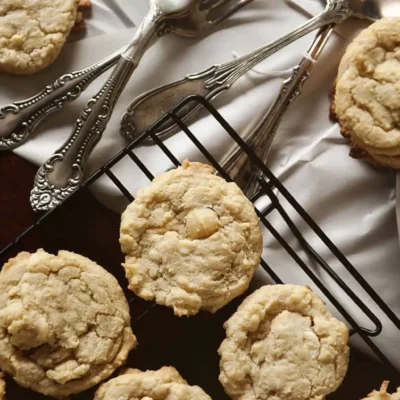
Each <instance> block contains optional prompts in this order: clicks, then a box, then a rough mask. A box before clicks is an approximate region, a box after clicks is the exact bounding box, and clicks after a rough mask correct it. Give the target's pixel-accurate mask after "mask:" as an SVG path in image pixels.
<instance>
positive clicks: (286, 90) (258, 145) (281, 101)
mask: <svg viewBox="0 0 400 400" xmlns="http://www.w3.org/2000/svg"><path fill="white" fill-rule="evenodd" d="M333 28H334V24H330V25H327V26H325V27H323V28H321V29H320V30H319V32H318V34H317V36H316V38H315V40H314V41H313V43H312V44H311V46H310V48H309V49H308V55H309V57H304V58H303V60H302V61H301V62H300V64H298V65H297V66H296V67H294V69H293V73H292V75H291V76H290V77H289V78H288V79H286V80H285V81H284V82H283V85H282V87H281V90H280V92H279V95H278V97H277V98H276V99H275V101H274V102H273V104H272V106H271V108H270V109H269V110H268V112H267V114H266V115H265V116H264V117H263V119H262V120H261V121H260V122H259V123H258V124H257V126H256V127H255V128H254V129H253V130H252V131H250V133H249V134H247V135H245V137H243V139H244V140H245V141H246V143H247V144H248V145H249V146H250V147H251V149H252V150H253V151H254V152H255V153H256V154H257V155H258V156H259V157H260V158H261V160H262V161H263V163H264V164H265V163H266V161H267V158H268V155H269V151H270V149H271V145H272V141H273V139H274V137H275V134H276V130H277V128H278V126H279V123H280V121H281V120H282V117H283V115H284V113H285V111H286V110H287V108H288V107H289V106H290V104H292V102H293V101H294V100H295V99H296V98H297V97H298V96H299V95H300V94H301V89H302V87H303V84H304V82H305V81H306V80H307V78H308V77H309V75H310V72H311V69H312V67H313V60H316V59H317V58H318V56H319V55H320V53H321V51H322V49H323V48H324V46H325V44H326V42H327V41H328V39H329V37H330V35H331V34H332V31H333ZM221 165H222V167H223V168H224V170H225V171H226V172H227V173H228V175H229V176H230V177H231V178H232V179H233V180H234V181H235V182H236V183H237V184H238V185H239V187H240V188H241V189H242V190H243V191H244V193H245V194H246V195H247V196H248V197H252V196H253V195H254V194H256V192H257V188H258V181H257V177H258V171H259V169H258V168H257V166H255V165H254V164H253V163H252V162H251V160H250V159H249V157H248V155H247V153H245V152H244V151H243V150H242V149H241V148H240V147H238V146H235V148H234V149H233V150H232V151H231V152H230V153H229V154H228V155H227V156H226V157H225V158H224V159H223V161H222V162H221Z"/></svg>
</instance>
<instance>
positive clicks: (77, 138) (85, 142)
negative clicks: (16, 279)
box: [30, 0, 251, 211]
mask: <svg viewBox="0 0 400 400" xmlns="http://www.w3.org/2000/svg"><path fill="white" fill-rule="evenodd" d="M250 1H251V0H216V1H207V2H205V1H204V0H203V1H202V0H150V11H149V13H148V15H147V16H146V17H145V19H144V21H143V22H142V24H141V25H140V27H139V28H138V30H137V32H136V34H135V36H134V38H133V39H132V40H131V42H130V43H129V44H128V45H127V46H126V48H125V49H124V51H123V52H122V54H121V58H120V59H119V60H118V62H117V65H116V67H115V69H114V71H113V73H112V74H111V77H110V78H109V79H108V80H107V82H106V83H105V84H104V86H103V87H102V88H101V89H100V91H99V92H98V93H97V95H96V96H94V97H93V98H92V99H91V100H89V102H88V103H87V105H86V107H85V108H84V109H83V110H82V113H81V115H80V117H79V119H78V120H77V121H76V123H75V125H74V128H73V131H72V134H71V136H70V138H69V139H68V140H67V141H66V142H65V143H64V144H63V146H61V148H60V149H58V150H57V151H56V153H55V154H53V156H51V157H50V158H49V159H48V160H47V161H46V162H45V163H44V164H43V165H42V166H41V167H40V169H39V171H38V172H37V174H36V177H35V183H34V187H33V189H32V192H31V199H30V200H31V205H32V208H33V209H34V210H35V211H47V210H50V209H52V208H54V207H55V206H57V205H59V204H60V203H61V202H63V201H64V200H65V199H66V198H67V197H68V196H69V195H70V194H71V193H73V192H74V191H75V190H76V189H77V188H78V187H79V185H80V184H81V182H82V179H83V176H84V169H85V166H86V164H87V160H88V158H89V155H90V154H91V152H92V150H93V149H94V147H95V146H96V145H97V143H98V142H99V140H100V139H101V136H102V134H103V132H104V130H105V128H106V126H107V123H108V121H109V120H110V117H111V114H112V111H113V109H114V106H115V104H116V102H117V100H118V98H119V96H120V94H121V92H122V91H123V89H124V87H125V86H126V84H127V82H128V81H129V78H130V77H131V75H132V73H133V72H134V70H135V69H136V67H137V65H138V64H139V61H140V59H141V58H142V56H143V54H144V53H145V51H146V50H147V48H148V47H149V46H150V44H151V43H152V42H153V40H154V39H155V38H156V37H157V36H161V35H163V34H165V33H176V34H178V35H183V36H189V37H194V36H199V35H201V34H203V33H205V32H207V31H209V30H210V29H211V28H212V27H214V26H216V25H217V24H219V23H220V22H222V21H223V20H224V19H226V18H227V17H228V16H230V15H232V13H234V12H235V11H237V10H238V9H240V8H241V7H243V6H244V5H246V4H248V3H249V2H250ZM103 65H104V62H103ZM90 73H95V72H94V71H93V70H92V71H91V72H90ZM81 82H82V81H81V80H80V83H81ZM80 90H81V89H80V88H78V89H76V91H77V93H79V91H80ZM44 96H46V94H44ZM58 98H59V97H58ZM52 102H53V101H52ZM44 108H46V107H44Z"/></svg>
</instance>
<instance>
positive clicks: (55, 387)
mask: <svg viewBox="0 0 400 400" xmlns="http://www.w3.org/2000/svg"><path fill="white" fill-rule="evenodd" d="M0 310H1V311H0V368H1V369H2V370H4V371H5V372H7V373H8V374H10V375H11V376H13V377H14V379H15V380H16V381H17V382H18V383H19V384H20V385H22V386H24V387H27V388H30V389H33V390H35V391H37V392H40V393H43V394H46V395H50V396H54V397H64V396H68V395H69V394H72V393H78V392H81V391H83V390H85V389H87V388H89V387H91V386H93V385H95V384H97V383H99V382H101V381H102V380H103V379H105V378H107V377H108V376H109V375H110V374H112V373H113V372H114V370H115V369H116V368H118V367H119V366H121V365H122V364H123V363H124V362H125V360H126V358H127V356H128V353H129V351H130V350H131V349H132V348H134V347H135V346H136V338H135V336H134V335H133V333H132V329H131V327H130V315H129V306H128V303H127V301H126V299H125V296H124V294H123V292H122V289H121V288H120V286H119V285H118V282H117V280H116V279H115V278H114V277H113V276H112V275H111V274H109V273H108V272H107V271H106V270H105V269H103V268H102V267H100V266H99V265H97V264H96V263H95V262H93V261H91V260H89V259H88V258H86V257H83V256H80V255H77V254H74V253H70V252H68V251H60V252H59V253H58V255H57V256H54V255H52V254H48V253H46V252H45V251H43V250H38V251H37V252H36V253H34V254H30V253H27V252H22V253H19V254H18V255H17V257H15V258H13V259H10V260H9V261H8V263H7V264H5V265H4V267H3V269H2V270H1V272H0Z"/></svg>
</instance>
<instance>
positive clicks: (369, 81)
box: [332, 18, 400, 168]
mask: <svg viewBox="0 0 400 400" xmlns="http://www.w3.org/2000/svg"><path fill="white" fill-rule="evenodd" d="M332 111H333V114H334V115H335V117H336V118H337V120H338V121H339V123H340V125H341V130H342V133H343V135H344V136H347V137H350V138H351V141H352V147H353V148H355V149H362V150H363V151H365V152H366V153H367V155H368V156H369V157H366V158H367V159H369V158H371V159H372V161H375V163H376V164H381V165H384V166H389V167H394V168H400V18H383V19H382V20H380V21H377V22H375V23H374V24H372V25H370V26H369V27H368V28H367V29H365V30H364V31H362V32H361V33H360V35H359V36H357V37H356V38H355V39H354V41H353V42H352V43H351V44H350V45H349V46H348V48H347V50H346V53H345V55H344V56H343V58H342V60H341V62H340V66H339V71H338V77H337V83H336V88H335V93H334V100H333V104H332ZM356 154H358V155H360V152H358V153H357V151H355V152H354V155H355V156H356Z"/></svg>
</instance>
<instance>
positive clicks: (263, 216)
mask: <svg viewBox="0 0 400 400" xmlns="http://www.w3.org/2000/svg"><path fill="white" fill-rule="evenodd" d="M189 102H195V103H197V105H199V106H201V107H202V108H203V110H204V111H205V112H207V113H208V114H210V115H211V116H212V117H213V118H214V119H215V120H216V121H217V122H218V123H219V124H220V125H221V126H222V127H223V128H224V130H225V131H226V132H227V133H228V134H229V135H230V136H231V138H232V139H233V140H234V141H235V142H236V143H237V145H238V146H240V147H241V148H242V150H243V151H244V152H246V153H247V155H248V157H249V159H250V160H251V162H252V163H253V164H254V165H255V166H256V167H257V168H258V170H259V172H260V177H259V185H260V189H259V191H258V193H257V194H256V195H255V196H253V198H251V199H250V200H252V201H253V202H254V201H256V200H257V199H259V198H260V197H262V196H268V198H269V201H270V204H269V205H268V207H266V208H265V209H264V210H262V211H259V210H257V213H258V216H259V218H260V221H261V223H262V224H263V226H264V227H265V228H266V229H267V230H268V231H269V233H270V234H271V235H272V236H273V237H274V238H275V240H276V241H277V243H279V245H280V246H281V247H282V248H283V249H284V250H285V251H286V252H287V254H288V255H289V256H290V257H291V258H292V260H293V261H294V262H295V263H296V264H297V265H298V266H299V268H300V269H301V270H302V271H303V272H304V273H305V274H306V275H307V276H308V277H309V278H310V279H311V281H312V282H313V283H314V284H315V286H316V287H318V289H319V290H320V291H321V292H322V293H323V294H324V296H325V297H326V298H327V299H328V300H329V301H330V302H331V303H332V305H333V306H334V307H336V309H337V310H338V311H339V312H340V313H341V314H342V316H343V318H345V320H346V321H347V322H348V324H349V325H350V326H351V334H352V335H359V337H361V338H362V340H363V341H364V342H365V343H366V344H367V345H368V346H369V348H370V349H371V350H372V351H373V352H374V353H375V354H376V355H377V356H378V357H379V359H380V360H381V361H382V362H383V363H384V364H385V365H386V366H387V367H388V368H389V369H391V371H392V372H393V375H394V376H396V377H397V378H399V379H400V373H399V371H397V370H396V368H395V367H394V366H393V365H392V363H391V362H390V361H389V359H388V358H387V356H386V355H385V354H384V353H383V352H382V351H381V350H380V349H379V347H378V346H377V345H376V344H375V343H374V341H373V340H372V338H373V337H376V336H379V334H380V333H381V332H382V329H383V325H382V322H381V321H380V319H379V318H378V317H377V316H376V315H375V314H374V313H373V312H372V311H371V310H370V309H369V308H368V307H367V306H366V305H365V304H364V302H363V301H362V300H361V299H360V298H359V297H358V296H357V294H356V293H355V292H354V291H352V290H351V288H350V287H349V286H348V285H347V284H346V283H345V282H344V281H343V279H342V278H341V277H340V276H339V275H338V274H337V273H336V272H335V270H334V269H333V268H332V267H331V266H330V265H329V264H328V263H327V262H326V261H325V260H324V258H323V257H322V256H321V255H320V254H319V253H318V252H317V251H316V250H315V249H314V248H313V247H312V246H311V244H310V243H309V242H308V241H307V240H306V238H305V237H304V236H303V234H302V233H301V231H300V229H299V228H298V227H297V226H296V224H295V223H294V222H293V220H292V219H291V218H290V216H289V213H288V212H287V210H286V209H285V207H284V205H283V203H282V201H281V200H280V199H279V198H278V196H277V195H276V194H275V192H274V189H277V190H278V191H279V193H280V195H281V196H283V198H284V199H285V201H287V202H288V203H289V204H290V206H291V207H292V208H293V209H294V210H295V211H296V213H297V214H298V215H299V216H300V217H301V219H302V220H303V221H304V222H305V223H306V224H307V225H308V227H309V228H311V230H312V231H313V232H314V234H315V235H316V236H317V237H318V238H319V239H320V240H321V242H322V243H324V245H325V246H326V247H327V248H328V249H329V251H330V253H332V255H333V256H334V257H335V259H336V260H337V261H338V262H339V263H340V264H341V265H342V266H343V267H344V268H345V269H346V270H347V271H348V272H349V273H350V274H351V276H352V277H353V278H354V280H355V281H356V282H357V283H358V285H359V286H360V287H361V288H362V289H363V290H364V291H365V293H367V294H368V296H369V297H370V299H371V300H373V301H374V302H375V304H376V305H377V306H378V307H379V308H380V309H381V310H382V311H383V313H384V314H385V315H386V316H387V317H388V318H389V319H390V321H391V322H392V323H393V324H394V325H395V326H396V327H397V328H398V329H399V330H400V320H399V318H398V317H397V316H396V315H395V313H394V312H393V310H391V309H390V307H389V306H388V305H387V304H386V303H385V302H384V300H383V299H382V298H381V297H380V296H379V295H378V294H377V293H376V291H375V290H374V289H373V288H372V287H371V286H370V285H369V284H368V282H366V281H365V279H364V278H363V277H362V276H361V274H360V273H359V272H358V271H357V270H356V269H355V267H354V266H353V265H352V264H351V263H350V262H349V261H348V260H347V258H346V257H345V256H344V255H343V254H342V253H341V252H340V250H339V249H338V248H337V247H336V246H335V245H334V244H333V243H332V242H331V240H330V239H329V238H328V237H327V236H326V234H325V233H324V232H323V231H322V229H321V228H320V227H319V226H318V225H317V223H316V222H315V221H314V220H313V219H312V218H311V217H310V215H309V214H308V213H307V212H306V211H305V210H304V209H303V208H302V207H301V206H300V205H299V203H298V202H297V201H296V200H295V199H294V197H293V196H292V195H291V194H290V193H289V192H288V190H287V189H286V188H285V187H284V186H283V185H282V184H281V182H280V181H279V180H278V179H277V178H276V177H275V176H274V175H273V173H272V172H271V171H270V170H269V169H268V168H267V167H266V166H265V165H264V164H263V163H262V161H261V160H260V159H259V158H258V157H257V155H256V154H255V153H254V151H253V150H252V149H251V148H250V147H249V146H248V145H247V144H246V143H245V142H244V141H243V140H242V139H241V137H240V136H239V135H238V134H237V132H235V130H234V129H233V128H232V127H231V126H230V125H229V124H228V122H227V121H225V120H224V118H223V117H222V116H221V115H220V114H219V113H218V111H217V110H216V109H215V108H214V107H213V106H212V105H211V104H210V103H209V102H208V101H207V100H205V99H204V98H202V97H200V96H190V97H188V98H186V99H185V100H183V101H182V102H181V103H180V104H178V105H177V106H176V107H174V108H173V109H172V110H171V111H170V112H169V113H167V114H166V115H165V116H164V117H163V118H162V119H161V120H160V121H158V122H157V123H156V124H155V125H154V126H153V127H152V128H151V129H150V130H148V131H147V132H145V133H144V134H143V135H141V136H140V137H139V138H138V139H136V140H135V141H134V142H132V143H131V144H130V145H128V146H127V147H126V148H125V149H123V150H122V151H121V152H120V153H118V154H117V155H116V156H115V157H113V158H112V159H111V160H110V161H109V162H108V163H106V164H105V165H104V166H103V167H102V168H101V169H100V170H99V171H97V172H96V173H94V174H93V175H92V176H91V177H90V178H88V179H87V180H86V181H85V182H84V184H83V185H82V186H81V188H79V189H78V190H77V191H79V190H82V188H85V187H89V186H91V185H92V184H93V183H94V182H96V181H97V180H98V179H99V178H100V177H102V176H104V175H106V176H108V178H109V179H110V180H111V181H112V182H113V184H114V185H115V186H116V187H117V188H118V190H119V191H120V192H121V193H122V195H123V196H124V197H125V198H126V199H127V200H128V201H133V200H134V196H133V195H132V194H131V193H130V192H129V190H128V189H127V188H126V187H125V186H124V184H123V183H122V182H121V181H120V179H118V177H117V176H116V175H115V174H114V173H113V172H112V170H111V169H112V167H114V166H115V165H116V164H117V163H118V162H120V161H121V160H122V159H123V158H125V157H126V156H128V157H129V158H130V159H131V161H132V162H133V163H134V164H136V166H137V167H139V169H140V170H141V171H142V173H143V174H144V175H145V176H146V177H147V178H148V179H149V180H152V179H153V174H152V173H151V172H150V170H149V169H148V168H147V166H146V165H145V163H144V162H143V161H142V160H141V159H140V158H139V156H138V155H137V154H135V153H134V152H133V150H134V149H135V148H136V147H138V146H140V145H141V143H142V142H143V140H144V139H146V138H149V137H150V138H152V140H153V141H154V144H155V145H156V146H157V147H158V148H159V149H161V150H162V152H163V153H164V154H165V156H166V157H167V158H168V159H169V160H170V161H171V162H172V163H173V164H174V165H175V166H179V165H180V162H179V160H178V159H177V158H176V157H175V156H174V154H173V153H172V152H171V151H170V150H169V149H168V147H167V146H166V145H165V144H164V143H163V142H161V141H160V140H159V139H158V138H157V136H156V134H155V132H156V131H157V130H158V128H159V127H160V126H162V125H163V124H164V123H165V122H167V121H168V120H173V121H174V122H175V123H177V124H178V125H179V126H180V128H181V129H182V131H183V132H184V133H185V134H186V136H187V137H188V138H189V139H190V141H191V142H192V143H193V144H194V145H195V146H196V147H197V148H198V150H199V151H200V152H201V153H202V154H203V156H204V157H205V158H206V159H207V160H208V161H209V163H210V164H211V165H212V166H213V167H214V168H215V169H216V171H217V172H218V173H219V175H221V176H222V177H224V178H225V179H226V180H228V181H230V180H231V179H230V177H229V176H228V175H227V174H226V172H225V171H224V170H223V168H222V167H221V165H220V164H219V163H218V161H217V160H216V159H215V158H214V157H213V156H212V154H211V153H210V152H209V151H208V150H207V149H206V148H205V147H204V146H203V145H202V143H201V142H200V141H199V140H198V138H197V137H196V136H195V135H194V134H193V132H192V131H191V130H190V128H189V127H188V126H187V125H185V123H184V122H183V121H182V120H181V118H180V117H179V116H178V115H179V111H181V110H182V109H183V108H184V107H185V106H186V105H187V104H188V103H189ZM74 195H75V193H73V194H72V196H71V197H73V196H74ZM69 200H70V198H68V199H67V200H66V201H65V202H64V204H65V203H67V202H68V201H69ZM64 204H61V205H60V206H59V207H58V208H60V207H63V205H64ZM274 210H276V211H277V212H278V213H279V214H280V216H281V217H282V219H283V220H284V222H285V223H286V225H287V227H288V228H289V229H290V231H291V233H292V234H293V236H294V237H295V238H297V240H298V242H299V243H300V244H301V246H302V247H303V249H304V250H305V251H306V253H307V255H308V256H309V257H310V259H311V260H312V261H313V262H315V263H316V264H317V265H319V266H320V267H321V268H322V269H323V270H324V271H325V272H326V273H327V275H328V276H329V277H330V278H331V279H332V280H333V281H334V282H335V283H336V285H337V286H339V287H340V288H341V290H342V291H343V292H344V293H345V294H346V295H347V296H348V297H349V298H350V299H351V300H352V301H353V302H354V305H355V306H357V307H358V308H359V310H361V311H362V312H363V314H364V315H365V316H366V317H367V318H368V319H369V321H370V322H371V323H372V324H373V328H372V329H370V328H366V327H364V326H361V325H360V324H358V323H357V322H356V320H355V319H354V317H353V316H352V312H351V311H349V310H348V309H347V308H346V307H345V306H343V304H342V303H341V302H340V301H339V300H338V299H337V298H336V297H335V296H334V295H333V293H331V291H330V290H329V289H328V287H327V286H326V285H325V284H324V283H323V282H322V280H321V279H320V278H319V277H318V276H317V274H316V273H315V272H314V271H313V270H312V269H311V268H310V266H309V265H307V263H306V262H304V261H303V259H302V258H301V257H300V256H299V255H298V254H297V252H296V251H295V250H294V249H293V247H292V246H290V244H289V243H288V241H287V240H286V239H285V238H284V237H283V236H282V235H281V234H280V233H279V232H278V231H277V229H275V227H274V226H273V225H272V224H271V222H270V221H269V220H268V216H269V215H270V213H271V212H272V211H274ZM54 211H55V210H51V211H49V212H47V213H46V214H44V215H42V216H40V217H39V218H38V219H37V221H36V222H35V223H34V224H33V225H32V226H30V227H29V228H28V229H27V230H26V231H25V232H23V233H22V234H21V235H19V236H18V237H17V238H16V239H15V240H14V241H13V242H11V243H10V244H9V245H8V246H6V247H5V248H4V249H3V250H1V251H0V259H1V260H3V258H4V257H6V256H7V255H8V254H9V253H12V252H13V250H15V249H18V250H21V249H22V248H23V246H21V243H22V240H23V239H24V238H25V237H26V236H27V235H29V234H30V233H31V232H32V231H34V230H35V229H37V228H38V227H40V226H41V225H42V224H44V223H45V222H46V220H47V219H48V218H49V216H50V215H51V214H52V213H53V212H54ZM5 259H6V258H5ZM261 266H262V268H263V269H264V270H265V271H266V272H267V274H268V275H269V276H270V277H271V279H272V280H273V281H274V282H276V283H283V282H282V280H281V279H280V277H279V276H278V275H277V274H276V273H275V271H274V270H273V269H272V268H271V267H270V265H269V264H268V263H267V261H266V260H265V259H262V260H261ZM133 299H134V298H133ZM151 308H152V306H151V305H150V306H149V307H148V309H147V310H145V311H144V312H143V313H141V315H140V316H139V317H138V318H137V320H139V319H140V318H142V317H143V316H144V315H146V314H147V313H148V312H150V311H151Z"/></svg>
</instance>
